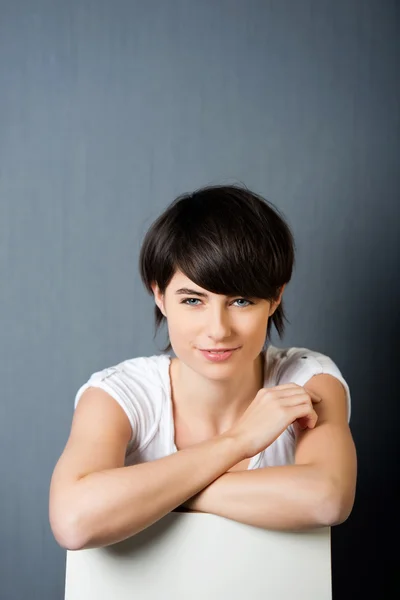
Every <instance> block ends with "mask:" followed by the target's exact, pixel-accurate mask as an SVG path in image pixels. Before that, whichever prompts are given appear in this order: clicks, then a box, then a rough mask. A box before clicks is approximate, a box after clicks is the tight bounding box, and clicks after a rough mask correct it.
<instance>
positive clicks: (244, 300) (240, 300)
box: [235, 298, 254, 306]
mask: <svg viewBox="0 0 400 600" xmlns="http://www.w3.org/2000/svg"><path fill="white" fill-rule="evenodd" d="M235 302H247V304H239V306H249V305H250V304H254V303H253V302H251V301H250V300H247V299H246V298H237V300H235Z"/></svg>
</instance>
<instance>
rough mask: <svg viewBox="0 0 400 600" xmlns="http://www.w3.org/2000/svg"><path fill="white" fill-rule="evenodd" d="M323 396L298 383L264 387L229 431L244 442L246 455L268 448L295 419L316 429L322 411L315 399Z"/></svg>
mask: <svg viewBox="0 0 400 600" xmlns="http://www.w3.org/2000/svg"><path fill="white" fill-rule="evenodd" d="M320 401H321V398H320V397H319V396H317V394H315V393H314V392H311V391H307V390H305V389H304V388H303V387H301V386H300V385H297V384H296V383H287V384H284V385H277V386H275V387H271V388H262V389H260V390H259V391H258V392H257V394H256V396H255V398H254V400H253V401H252V402H251V404H250V405H249V406H248V407H247V409H246V410H245V412H244V413H243V415H242V416H241V417H240V419H239V420H238V421H237V422H236V423H235V425H234V426H233V427H231V428H230V429H229V430H228V431H227V432H226V433H227V434H228V435H231V436H232V435H233V436H234V437H236V438H237V439H238V441H239V443H240V444H241V445H243V450H244V458H251V457H252V456H255V455H256V454H258V453H259V452H261V451H262V450H265V448H267V447H268V446H269V445H270V444H272V442H274V441H275V440H276V439H277V438H278V437H279V436H280V435H281V433H283V431H285V429H287V427H289V425H291V424H292V423H294V422H295V421H298V423H299V425H300V427H301V428H302V429H307V428H309V429H313V428H314V427H315V425H316V422H317V419H318V415H317V413H316V412H315V410H314V407H313V403H318V402H320Z"/></svg>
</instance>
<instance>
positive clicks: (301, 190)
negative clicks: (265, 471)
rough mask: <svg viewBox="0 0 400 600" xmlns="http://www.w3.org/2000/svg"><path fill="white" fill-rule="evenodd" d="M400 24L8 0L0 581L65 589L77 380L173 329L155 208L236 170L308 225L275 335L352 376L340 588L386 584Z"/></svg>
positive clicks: (365, 4) (303, 13)
mask: <svg viewBox="0 0 400 600" xmlns="http://www.w3.org/2000/svg"><path fill="white" fill-rule="evenodd" d="M398 25H399V9H398V5H397V3H396V2H395V1H382V0H359V1H357V0H354V1H350V0H335V2H328V1H325V0H319V1H316V0H303V1H302V2H298V0H264V1H262V0H258V1H257V0H246V1H244V0H243V1H239V0H201V1H197V2H196V1H195V0H186V1H185V0H181V1H179V0H169V1H162V0H146V2H142V1H140V2H139V1H134V0H133V1H129V0H113V1H111V0H108V1H107V0H69V1H68V2H62V1H61V0H37V1H32V0H29V1H28V0H4V1H0V268H1V294H0V303H1V304H0V308H1V318H2V322H1V345H0V348H1V361H0V377H1V384H2V386H1V387H2V391H1V395H2V398H1V414H0V428H1V430H0V435H1V437H0V444H1V446H0V473H1V495H0V519H1V531H0V544H1V547H0V550H1V560H0V582H1V583H0V597H1V600H21V599H22V598H30V600H35V599H37V600H39V599H40V600H61V599H62V598H63V590H64V569H65V552H64V551H63V550H62V549H61V548H60V547H59V546H58V545H57V543H56V542H55V540H54V538H53V536H52V534H51V531H50V527H49V523H48V488H49V481H50V477H51V473H52V470H53V468H54V465H55V463H56V461H57V459H58V457H59V455H60V454H61V452H62V450H63V447H64V445H65V442H66V440H67V436H68V433H69V427H70V423H71V418H72V411H73V399H74V395H75V393H76V391H77V389H78V387H79V386H80V385H81V384H82V383H84V382H85V381H86V380H87V378H88V377H89V375H90V374H91V373H92V372H93V371H95V370H99V369H102V368H104V367H106V366H111V365H114V364H116V363H117V362H119V361H121V360H124V359H125V358H130V357H134V356H138V355H148V354H152V353H158V352H159V348H160V347H161V344H163V342H164V337H163V335H160V336H159V337H157V339H156V341H155V342H153V339H152V336H153V321H152V317H153V307H152V302H151V299H150V297H148V296H147V294H146V293H145V291H144V290H143V289H142V286H141V282H140V279H139V276H138V271H137V259H138V253H139V247H140V243H141V240H142V237H143V234H144V232H145V230H146V228H147V227H148V226H149V225H150V223H151V222H152V220H153V219H154V218H155V217H156V216H157V215H158V214H159V212H160V211H161V210H162V209H163V208H164V207H165V206H166V205H167V204H168V203H169V202H171V201H172V199H173V198H174V197H175V196H176V195H177V194H180V193H182V192H186V191H190V190H193V189H194V188H196V187H199V186H202V185H206V184H211V183H236V182H243V183H245V184H246V185H247V186H248V187H250V188H253V189H254V190H255V191H256V192H259V193H261V194H264V195H265V196H266V197H267V198H268V199H269V200H271V201H272V202H273V203H274V204H276V205H277V206H278V207H279V208H280V209H281V210H282V211H283V212H284V214H285V215H286V217H287V219H288V221H289V223H290V224H291V226H292V227H293V230H294V233H295V237H296V242H297V248H298V253H297V267H296V270H295V273H294V276H293V279H292V282H291V283H290V284H289V286H288V287H287V290H286V291H285V295H284V299H285V301H286V308H287V314H288V317H289V319H290V321H291V324H290V325H289V326H288V329H287V334H286V335H285V338H284V340H282V341H280V340H279V339H278V338H277V337H275V336H274V337H273V342H274V343H276V344H278V345H279V344H280V345H282V346H290V345H297V346H306V347H310V348H313V349H317V350H320V351H322V352H325V353H327V354H329V355H330V356H331V357H332V358H333V359H334V360H335V361H336V362H337V364H338V365H339V367H340V368H341V370H342V372H343V374H344V375H345V377H346V378H347V380H348V382H349V384H350V387H351V391H352V398H353V414H352V421H351V427H352V431H353V435H354V438H355V441H356V445H357V449H358V457H359V479H358V492H357V499H356V505H355V507H354V509H353V513H352V515H351V517H350V519H349V520H348V521H347V522H346V523H345V524H343V525H342V526H340V527H338V528H336V529H334V530H333V581H334V593H335V598H338V599H340V600H343V599H345V598H351V597H357V598H361V597H362V595H364V593H366V592H367V591H368V592H370V593H371V592H374V591H376V592H377V593H379V594H378V596H379V597H381V598H383V597H386V595H385V593H383V586H385V585H386V584H387V582H388V581H389V579H390V578H391V577H392V576H393V572H394V571H393V570H392V569H391V567H390V562H389V560H390V557H386V556H385V547H384V546H382V545H381V540H382V537H381V536H382V535H383V532H384V531H385V529H387V528H388V527H391V523H392V519H394V518H396V514H395V512H394V509H395V506H394V499H393V490H394V477H393V474H392V469H394V457H393V451H394V450H395V442H394V441H393V440H394V439H395V437H394V436H395V435H396V431H395V428H396V427H397V423H396V418H394V416H393V413H394V411H395V410H396V408H397V400H396V396H397V395H398V391H397V392H396V395H395V393H394V391H395V388H394V377H395V373H396V367H397V364H396V363H395V362H394V361H395V358H394V353H395V343H396V342H397V334H398V332H399V317H398V309H397V304H398V301H399V283H398V277H397V276H398V262H399V261H398V253H396V251H397V250H398V244H397V236H398V232H399V227H398V218H399V208H398V206H399V204H398V195H399V165H398V153H399V83H398V73H397V72H396V64H397V65H398V59H399V41H398V40H399V37H398V34H399V26H398ZM392 436H393V437H392ZM384 564H385V567H383V565H384ZM367 573H368V574H369V576H368V577H366V574H367ZM310 577H311V578H312V566H311V567H310ZM378 596H377V597H378Z"/></svg>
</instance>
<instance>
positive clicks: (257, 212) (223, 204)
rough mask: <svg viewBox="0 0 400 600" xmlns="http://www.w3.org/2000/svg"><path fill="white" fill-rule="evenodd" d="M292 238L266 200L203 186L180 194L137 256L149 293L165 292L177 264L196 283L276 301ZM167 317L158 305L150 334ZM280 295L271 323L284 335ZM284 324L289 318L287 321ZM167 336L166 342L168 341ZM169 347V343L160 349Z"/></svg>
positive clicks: (290, 260)
mask: <svg viewBox="0 0 400 600" xmlns="http://www.w3.org/2000/svg"><path fill="white" fill-rule="evenodd" d="M294 263H295V243H294V238H293V234H292V232H291V230H290V227H289V225H288V224H287V222H286V221H285V219H284V217H283V216H282V214H281V213H280V211H278V209H277V208H276V207H275V206H274V205H272V204H271V203H270V202H269V201H268V200H265V199H264V198H262V197H261V196H259V195H258V194H255V193H254V192H251V191H250V190H249V189H247V188H246V187H241V186H238V185H218V186H207V187H204V188H200V189H198V190H196V191H195V192H193V193H189V194H183V195H181V196H178V197H177V198H176V199H175V200H174V201H173V202H172V203H171V204H170V205H169V206H168V207H167V208H166V210H165V211H164V212H163V213H162V214H161V215H160V216H159V217H158V218H157V219H156V220H155V221H154V223H153V224H152V225H151V227H150V228H149V230H148V231H147V233H146V235H145V237H144V240H143V243H142V246H141V249H140V256H139V271H140V276H141V279H142V281H143V283H144V285H145V287H146V289H147V290H148V292H149V293H151V294H153V291H152V288H151V285H152V284H154V283H156V284H157V285H158V286H159V288H160V291H161V293H162V294H163V293H164V292H165V290H166V288H167V286H168V284H169V282H170V281H171V279H172V277H173V276H174V274H175V272H176V271H177V270H179V271H181V272H182V273H184V274H185V275H186V276H187V277H188V278H189V279H191V280H192V281H193V282H194V283H196V284H197V285H199V286H200V287H202V288H204V289H206V290H208V291H210V292H212V293H215V294H224V295H226V296H236V295H237V296H242V297H245V298H262V299H265V300H268V301H270V302H271V301H274V300H276V299H277V298H278V297H279V293H280V291H281V288H282V286H283V285H284V284H286V283H288V282H289V281H290V279H291V276H292V271H293V267H294ZM164 320H165V317H164V315H163V314H162V312H161V311H160V309H159V308H158V306H157V305H156V306H155V334H154V337H155V336H156V334H157V330H158V328H159V326H160V325H161V323H163V321H164ZM284 321H288V319H287V318H286V315H285V311H284V307H283V301H281V303H280V305H279V306H278V308H277V309H276V310H275V312H274V314H273V315H272V317H271V319H269V321H268V326H267V331H266V342H267V341H268V339H269V336H270V331H271V326H272V324H273V325H274V326H275V328H276V330H277V332H278V334H279V337H280V338H282V336H283V333H284V329H285V326H284ZM288 322H289V321H288ZM168 342H169V340H168ZM170 349H171V344H170V343H168V346H167V347H166V348H164V350H163V351H164V352H167V351H168V350H170Z"/></svg>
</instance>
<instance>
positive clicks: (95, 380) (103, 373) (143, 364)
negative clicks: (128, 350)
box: [74, 354, 170, 407]
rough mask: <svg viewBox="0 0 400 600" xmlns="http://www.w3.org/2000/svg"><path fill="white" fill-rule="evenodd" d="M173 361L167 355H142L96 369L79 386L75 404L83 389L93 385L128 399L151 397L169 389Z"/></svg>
mask: <svg viewBox="0 0 400 600" xmlns="http://www.w3.org/2000/svg"><path fill="white" fill-rule="evenodd" d="M169 361H170V357H169V356H168V355H167V354H160V355H152V356H138V357H135V358H128V359H125V360H123V361H121V362H119V363H116V364H114V365H112V366H109V367H105V368H103V369H100V370H97V371H94V372H92V373H91V375H90V376H89V377H88V379H87V380H86V382H85V383H84V384H83V385H82V386H81V387H80V388H79V390H78V392H77V394H76V396H75V403H74V404H75V407H76V405H77V403H78V401H79V399H80V397H81V395H82V393H83V391H84V390H85V389H86V388H88V387H91V386H93V387H101V388H103V389H105V391H108V392H109V393H110V392H111V391H112V392H113V393H112V395H113V396H114V397H115V395H116V394H118V396H119V397H122V396H124V397H125V399H126V400H128V398H129V400H133V399H134V398H135V399H136V400H140V398H147V399H150V398H152V396H153V395H155V396H156V395H157V394H156V392H157V391H158V390H163V389H164V388H165V386H166V384H167V377H168V365H169Z"/></svg>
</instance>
